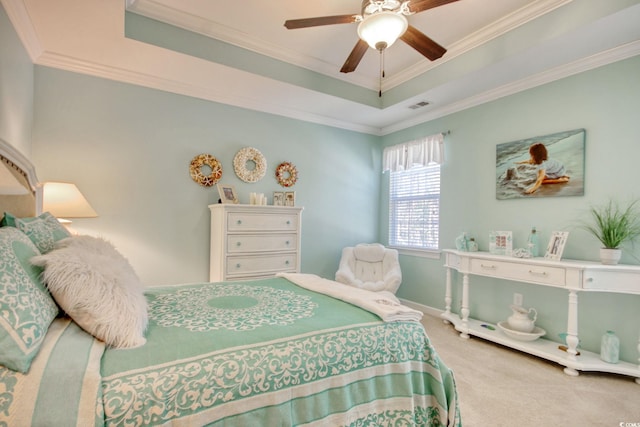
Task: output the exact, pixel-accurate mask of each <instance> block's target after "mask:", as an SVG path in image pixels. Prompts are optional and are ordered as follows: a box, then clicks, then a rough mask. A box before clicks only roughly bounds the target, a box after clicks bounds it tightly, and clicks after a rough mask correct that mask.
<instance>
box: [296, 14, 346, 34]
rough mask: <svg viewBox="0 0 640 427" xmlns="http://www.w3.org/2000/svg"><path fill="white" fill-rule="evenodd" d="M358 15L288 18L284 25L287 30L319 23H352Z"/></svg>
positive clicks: (317, 25)
mask: <svg viewBox="0 0 640 427" xmlns="http://www.w3.org/2000/svg"><path fill="white" fill-rule="evenodd" d="M357 16H358V15H335V16H320V17H317V18H303V19H288V20H287V21H285V22H284V26H285V27H287V29H289V30H295V29H297V28H307V27H319V26H320V25H333V24H352V23H354V22H356V20H357Z"/></svg>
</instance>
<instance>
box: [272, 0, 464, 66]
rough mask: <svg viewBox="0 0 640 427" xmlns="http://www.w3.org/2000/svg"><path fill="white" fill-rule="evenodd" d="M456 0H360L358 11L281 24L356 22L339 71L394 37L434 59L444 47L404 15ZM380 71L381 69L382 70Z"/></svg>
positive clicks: (289, 26)
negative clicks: (354, 37)
mask: <svg viewBox="0 0 640 427" xmlns="http://www.w3.org/2000/svg"><path fill="white" fill-rule="evenodd" d="M454 1H458V0H403V1H399V0H363V1H362V10H361V13H360V15H334V16H320V17H317V18H304V19H289V20H287V21H285V23H284V26H285V27H287V29H289V30H293V29H298V28H307V27H317V26H321V25H333V24H352V23H356V22H358V23H359V25H358V37H360V39H359V40H358V42H357V43H356V45H355V47H354V48H353V50H352V51H351V53H350V54H349V57H348V58H347V60H346V61H345V63H344V65H343V66H342V68H341V69H340V72H342V73H351V72H352V71H355V69H356V68H357V67H358V64H359V63H360V61H361V60H362V57H363V56H364V54H365V52H366V51H367V48H368V47H372V48H373V49H376V50H378V51H380V53H382V52H383V51H384V50H385V49H386V48H388V47H389V46H391V45H392V44H393V43H395V41H396V40H398V38H399V39H400V40H402V41H403V42H405V43H406V44H408V45H409V46H411V47H412V48H414V49H415V50H417V51H418V52H420V53H421V54H422V55H424V56H425V57H427V58H428V59H430V60H431V61H435V60H436V59H438V58H440V57H442V55H444V54H445V52H446V51H447V50H446V49H445V48H444V47H442V46H440V45H439V44H438V43H436V42H435V41H433V40H432V39H430V38H429V37H427V36H426V35H424V34H423V33H422V32H420V31H419V30H418V29H416V28H415V27H413V26H411V25H409V23H408V21H407V18H406V17H407V16H408V15H413V14H414V13H418V12H423V11H425V10H428V9H433V8H435V7H438V6H443V5H445V4H448V3H453V2H454ZM383 74H384V71H383Z"/></svg>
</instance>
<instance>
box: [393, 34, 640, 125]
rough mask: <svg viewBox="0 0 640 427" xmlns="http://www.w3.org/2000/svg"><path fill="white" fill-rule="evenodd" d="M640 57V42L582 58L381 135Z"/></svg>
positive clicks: (479, 95) (441, 109)
mask: <svg viewBox="0 0 640 427" xmlns="http://www.w3.org/2000/svg"><path fill="white" fill-rule="evenodd" d="M637 55H640V41H635V42H632V43H628V44H625V45H622V46H619V47H616V48H613V49H610V50H607V51H604V52H601V53H598V54H596V55H592V56H589V57H586V58H582V59H579V60H577V61H574V62H571V63H569V64H564V65H561V66H559V67H556V68H553V69H551V70H547V71H544V72H542V73H538V74H535V75H533V76H529V77H526V78H524V79H521V80H518V81H515V82H512V83H509V84H506V85H503V86H500V87H497V88H495V89H492V90H489V91H486V92H483V93H480V94H477V95H474V96H471V97H469V98H466V99H464V100H461V101H458V102H455V103H452V104H449V105H447V106H445V107H442V108H439V109H436V110H432V111H429V112H428V113H425V114H422V115H419V116H416V117H413V118H411V119H409V120H403V121H401V122H398V123H395V124H393V125H391V126H386V127H384V128H383V129H381V135H388V134H391V133H393V132H397V131H400V130H403V129H407V128H409V127H412V126H416V125H419V124H421V123H425V122H428V121H431V120H435V119H438V118H440V117H444V116H448V115H449V114H453V113H457V112H459V111H463V110H466V109H468V108H472V107H477V106H479V105H482V104H485V103H487V102H491V101H495V100H496V99H500V98H504V97H506V96H510V95H514V94H516V93H518V92H522V91H525V90H528V89H532V88H534V87H537V86H541V85H544V84H547V83H551V82H554V81H556V80H560V79H563V78H565V77H570V76H573V75H575V74H580V73H582V72H585V71H589V70H592V69H595V68H598V67H602V66H604V65H608V64H612V63H614V62H618V61H622V60H624V59H628V58H631V57H633V56H637Z"/></svg>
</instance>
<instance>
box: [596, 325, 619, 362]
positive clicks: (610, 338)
mask: <svg viewBox="0 0 640 427" xmlns="http://www.w3.org/2000/svg"><path fill="white" fill-rule="evenodd" d="M619 358H620V339H619V338H618V337H617V336H616V334H615V333H614V332H613V331H607V332H606V333H605V334H604V335H603V336H602V340H601V341H600V359H602V360H604V361H605V362H607V363H618V360H619Z"/></svg>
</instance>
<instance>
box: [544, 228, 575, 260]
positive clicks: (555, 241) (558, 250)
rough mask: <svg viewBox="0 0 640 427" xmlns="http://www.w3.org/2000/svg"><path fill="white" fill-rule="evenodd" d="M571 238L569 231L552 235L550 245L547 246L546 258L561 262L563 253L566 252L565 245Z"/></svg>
mask: <svg viewBox="0 0 640 427" xmlns="http://www.w3.org/2000/svg"><path fill="white" fill-rule="evenodd" d="M568 238H569V232H568V231H554V232H552V233H551V238H550V239H549V244H548V245H547V252H546V253H545V255H544V257H545V258H546V259H551V260H554V261H560V260H561V259H562V252H564V245H566V243H567V239H568Z"/></svg>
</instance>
